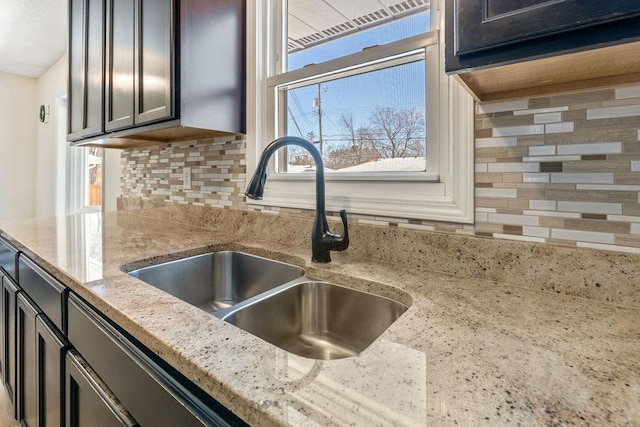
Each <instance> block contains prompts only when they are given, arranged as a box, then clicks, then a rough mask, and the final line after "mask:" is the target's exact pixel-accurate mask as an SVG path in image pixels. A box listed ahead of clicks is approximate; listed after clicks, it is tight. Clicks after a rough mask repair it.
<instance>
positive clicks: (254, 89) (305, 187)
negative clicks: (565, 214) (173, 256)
mask: <svg viewBox="0 0 640 427" xmlns="http://www.w3.org/2000/svg"><path fill="white" fill-rule="evenodd" d="M438 1H439V0H438ZM257 3H258V4H257V5H256V8H255V10H253V9H249V23H250V25H251V22H253V23H254V25H255V27H254V28H255V29H256V34H255V35H254V37H250V38H249V43H248V52H249V53H252V52H253V53H254V54H255V57H254V59H255V62H254V63H252V62H251V61H250V62H249V74H250V80H249V82H248V89H249V100H250V105H256V106H257V107H256V108H255V109H254V110H252V111H250V112H249V113H250V115H249V120H248V123H249V135H248V138H249V140H251V139H254V138H255V140H256V141H257V142H258V143H257V144H256V146H255V147H254V148H255V152H249V153H248V154H247V169H248V171H249V174H250V173H251V172H252V171H253V169H254V166H255V162H256V158H257V156H258V155H259V153H260V151H261V149H262V148H263V147H264V146H265V145H266V144H267V143H268V142H270V141H271V140H273V139H275V138H277V137H280V136H284V135H295V136H299V137H302V138H306V139H308V140H310V141H312V142H314V143H316V144H317V145H318V148H319V149H320V151H321V153H322V155H323V160H324V163H325V168H326V171H327V174H326V180H327V186H326V190H327V207H328V208H329V209H334V210H338V209H341V208H346V209H347V210H348V211H349V212H352V213H362V214H368V215H376V216H387V217H399V218H417V219H434V220H447V221H457V222H472V218H473V195H472V179H473V163H472V159H473V146H472V133H473V132H472V130H473V108H472V105H473V103H472V101H471V100H470V98H469V97H468V96H467V95H466V94H465V93H464V91H463V90H461V89H460V88H459V87H458V85H457V84H456V83H455V82H453V81H452V80H451V79H450V78H449V77H446V76H445V75H444V73H443V71H442V70H443V64H442V62H443V60H442V58H443V57H444V56H443V49H442V40H441V36H440V34H441V33H440V32H439V31H438V28H439V26H440V18H441V17H440V14H439V11H438V8H437V7H436V8H435V9H434V5H435V6H437V2H431V3H430V2H429V1H428V0H411V1H403V0H400V1H398V0H362V1H358V2H342V1H334V0H322V1H310V0H271V1H269V2H257ZM250 59H253V58H250ZM252 71H253V72H254V73H252ZM251 74H253V79H252V78H251ZM252 95H253V96H254V97H255V99H252V97H251V96H252ZM254 101H255V102H254ZM260 106H261V107H260ZM454 112H455V114H454ZM252 118H253V120H254V121H253V122H252ZM252 124H254V125H255V126H252ZM249 151H251V150H249ZM275 157H277V158H276V159H275V161H274V164H273V165H272V166H271V171H272V173H271V174H270V178H269V180H268V181H267V187H266V190H265V196H264V200H263V201H262V202H255V203H261V204H263V205H267V206H283V207H297V208H313V207H314V197H315V196H314V193H313V186H312V184H313V183H312V181H313V179H314V174H313V173H309V172H311V171H313V170H314V165H313V161H312V159H310V156H308V155H307V153H306V152H305V151H304V150H302V149H297V148H296V147H286V148H285V149H282V150H280V153H279V154H278V156H275ZM253 203H254V202H251V204H253Z"/></svg>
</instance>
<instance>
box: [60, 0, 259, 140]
mask: <svg viewBox="0 0 640 427" xmlns="http://www.w3.org/2000/svg"><path fill="white" fill-rule="evenodd" d="M70 1H71V2H70V8H69V9H70V11H71V12H70V14H71V18H70V26H69V28H70V33H71V38H70V52H69V61H70V65H69V70H70V71H69V72H70V81H69V92H70V96H69V99H70V100H71V101H70V102H71V104H72V105H71V106H70V108H69V114H70V127H69V129H71V131H70V132H69V138H68V140H70V141H72V142H74V144H75V145H101V146H105V147H126V146H135V145H144V143H145V141H146V142H147V143H148V142H151V143H154V142H170V141H176V140H189V139H195V138H201V137H208V136H218V135H224V134H236V133H244V132H245V102H246V101H245V76H246V73H245V7H246V2H245V1H243V0H107V1H106V17H105V25H104V29H105V36H104V39H105V45H104V49H103V50H104V55H105V73H104V79H103V89H104V102H103V103H102V104H101V105H104V119H103V122H104V131H103V132H102V134H99V135H98V136H99V138H96V134H92V135H88V134H87V133H86V132H85V133H77V132H74V131H73V129H74V127H73V125H74V124H75V123H73V121H74V114H75V113H74V112H75V111H76V110H74V105H73V96H74V93H73V92H74V82H75V80H74V77H73V76H74V73H75V71H73V67H74V65H73V64H74V62H73V61H77V54H76V53H75V51H74V50H75V49H76V48H78V47H77V46H76V44H77V43H76V44H74V33H75V32H76V31H77V30H76V29H75V27H74V25H75V23H74V21H73V10H74V7H75V8H79V7H80V6H79V5H75V4H74V3H75V2H78V3H79V4H82V3H83V2H82V0H70ZM84 1H85V2H86V1H88V0H84ZM80 80H81V79H80ZM75 84H76V85H78V84H79V83H75Z"/></svg>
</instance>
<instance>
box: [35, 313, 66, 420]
mask: <svg viewBox="0 0 640 427" xmlns="http://www.w3.org/2000/svg"><path fill="white" fill-rule="evenodd" d="M68 347H69V344H68V343H67V341H66V339H65V338H64V336H63V335H62V334H61V333H60V331H58V330H57V328H56V327H55V326H54V325H53V324H52V323H51V322H50V321H49V319H47V318H46V317H45V316H42V315H40V316H38V317H37V318H36V354H37V367H36V368H37V370H36V379H37V381H36V384H37V396H38V411H37V414H38V417H37V419H38V424H37V425H38V426H39V427H49V426H52V427H53V426H61V425H63V423H64V400H63V396H64V353H65V352H66V350H67V348H68Z"/></svg>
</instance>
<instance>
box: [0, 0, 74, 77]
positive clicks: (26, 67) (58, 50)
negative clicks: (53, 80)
mask: <svg viewBox="0 0 640 427" xmlns="http://www.w3.org/2000/svg"><path fill="white" fill-rule="evenodd" d="M66 50H67V0H0V71H3V72H5V73H11V74H18V75H22V76H28V77H40V76H41V75H42V74H43V73H44V72H45V71H46V70H47V69H49V67H51V66H52V65H53V64H54V63H56V61H58V59H60V57H61V56H62V55H63V54H64V53H65V52H66Z"/></svg>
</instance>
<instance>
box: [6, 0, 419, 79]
mask: <svg viewBox="0 0 640 427" xmlns="http://www.w3.org/2000/svg"><path fill="white" fill-rule="evenodd" d="M429 3H430V1H429V0H374V1H371V0H349V1H343V0H297V1H295V2H293V1H292V2H290V10H289V14H290V19H289V26H290V28H289V31H290V34H289V49H290V52H292V51H296V50H299V49H304V48H305V47H310V46H313V45H315V44H319V43H322V42H324V41H327V40H330V39H333V38H337V37H341V36H344V35H346V34H348V33H351V32H354V31H358V30H362V29H364V28H367V27H371V26H374V25H379V24H381V23H383V22H385V21H389V20H393V19H397V18H400V17H403V16H406V15H409V14H412V13H416V12H418V11H421V10H427V9H428V7H429ZM66 49H67V0H0V71H3V72H5V73H11V74H18V75H23V76H29V77H39V76H41V75H42V74H43V73H44V72H45V71H46V70H47V69H49V67H51V66H52V65H53V64H54V63H55V62H56V61H57V60H58V59H60V57H61V56H62V55H63V54H64V53H65V51H66Z"/></svg>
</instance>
